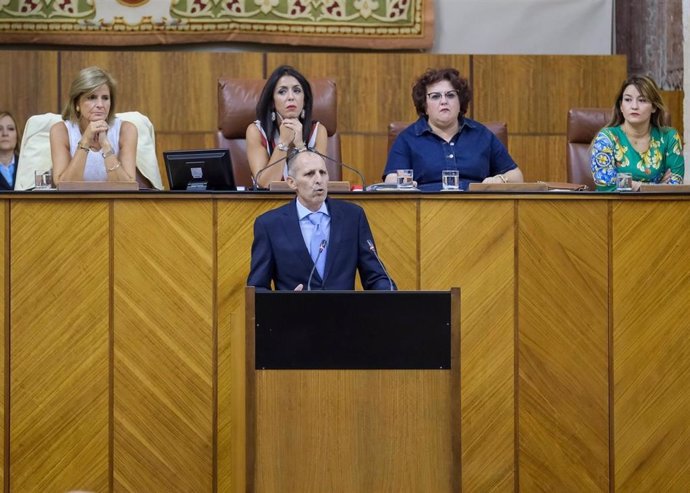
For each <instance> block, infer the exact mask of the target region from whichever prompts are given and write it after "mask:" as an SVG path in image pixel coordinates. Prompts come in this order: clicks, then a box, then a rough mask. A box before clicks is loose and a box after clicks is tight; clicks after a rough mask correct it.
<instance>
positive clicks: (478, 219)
mask: <svg viewBox="0 0 690 493" xmlns="http://www.w3.org/2000/svg"><path fill="white" fill-rule="evenodd" d="M514 221H515V219H514V203H513V202H512V201H500V202H499V201H492V202H488V201H483V200H477V201H462V202H461V201H437V200H433V199H429V200H422V201H421V205H420V225H419V230H420V233H419V235H420V240H419V241H420V258H419V265H420V275H421V282H420V289H428V290H435V289H443V290H445V289H449V288H451V287H454V286H458V287H460V289H461V290H462V295H461V298H462V309H461V314H462V322H461V337H460V340H461V356H460V363H461V371H460V374H461V378H462V381H461V403H462V424H461V435H462V487H463V491H506V492H507V491H513V486H514V477H515V472H514V450H515V427H514V423H515V415H514V405H513V404H514V390H515V389H514V353H515V349H514V339H515V334H514V310H515V309H514V294H515V282H516V281H515V265H514V250H515V241H514Z"/></svg>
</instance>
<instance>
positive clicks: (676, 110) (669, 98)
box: [661, 91, 685, 138]
mask: <svg viewBox="0 0 690 493" xmlns="http://www.w3.org/2000/svg"><path fill="white" fill-rule="evenodd" d="M661 97H662V98H663V100H664V104H665V105H666V109H667V110H669V111H670V112H671V120H672V122H671V124H672V125H673V127H674V128H675V129H676V130H678V132H679V133H680V136H681V138H682V137H683V129H684V128H685V127H684V125H683V107H684V106H683V97H684V93H683V91H661Z"/></svg>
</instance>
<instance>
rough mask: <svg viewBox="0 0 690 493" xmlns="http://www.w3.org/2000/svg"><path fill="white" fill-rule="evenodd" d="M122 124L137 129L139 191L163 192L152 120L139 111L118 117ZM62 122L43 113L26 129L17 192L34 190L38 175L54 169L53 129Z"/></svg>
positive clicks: (33, 117)
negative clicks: (37, 172)
mask: <svg viewBox="0 0 690 493" xmlns="http://www.w3.org/2000/svg"><path fill="white" fill-rule="evenodd" d="M116 116H117V117H119V118H121V119H122V120H123V121H128V122H132V123H133V124H134V125H135V126H136V127H137V134H138V136H137V176H136V179H137V181H138V182H139V186H140V187H144V188H151V187H153V188H157V189H158V190H162V189H163V182H162V181H161V175H160V171H159V168H158V159H157V157H156V140H155V139H156V137H155V132H154V130H153V125H152V124H151V120H149V119H148V117H146V116H145V115H143V114H141V113H139V112H138V111H128V112H125V113H117V114H116ZM59 121H62V117H61V116H60V115H58V114H57V113H44V114H41V115H34V116H31V117H30V118H29V119H28V120H27V121H26V125H25V127H24V135H23V136H22V144H21V147H20V150H19V167H18V169H17V178H16V181H15V186H14V189H15V190H28V189H30V188H33V187H34V184H35V183H34V175H35V172H36V171H40V172H42V173H43V172H45V171H48V170H50V169H53V161H52V158H51V155H50V127H52V126H53V125H54V124H56V123H57V122H59Z"/></svg>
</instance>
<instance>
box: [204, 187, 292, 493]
mask: <svg viewBox="0 0 690 493" xmlns="http://www.w3.org/2000/svg"><path fill="white" fill-rule="evenodd" d="M286 200H288V198H287V197H286V198H284V199H277V200H243V201H239V200H228V201H223V200H219V201H218V205H217V224H218V248H217V264H218V281H217V282H218V291H217V304H216V306H217V309H218V464H217V467H218V480H217V491H220V492H224V491H228V492H240V491H245V481H246V463H245V444H246V441H245V407H244V406H245V391H244V386H245V370H244V367H245V338H244V335H245V330H244V288H245V286H246V284H247V275H248V274H249V265H250V260H251V246H252V242H253V240H254V218H256V217H257V216H259V215H260V214H262V213H264V212H266V211H268V210H270V209H273V208H276V207H278V206H280V205H283V204H284V203H285V202H286Z"/></svg>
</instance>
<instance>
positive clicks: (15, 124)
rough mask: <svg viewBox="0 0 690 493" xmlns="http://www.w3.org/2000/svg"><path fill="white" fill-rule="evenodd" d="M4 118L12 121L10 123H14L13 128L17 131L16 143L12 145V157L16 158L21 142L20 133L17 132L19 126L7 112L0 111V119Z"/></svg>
mask: <svg viewBox="0 0 690 493" xmlns="http://www.w3.org/2000/svg"><path fill="white" fill-rule="evenodd" d="M6 116H9V117H10V118H11V119H12V123H14V128H15V130H16V131H17V143H16V144H15V145H14V155H15V156H18V155H19V145H20V144H21V142H22V133H21V132H20V131H19V125H17V119H16V118H15V117H14V115H12V113H10V112H9V111H0V118H4V117H6Z"/></svg>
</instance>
